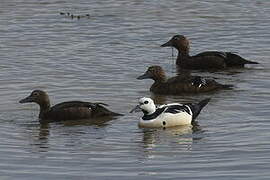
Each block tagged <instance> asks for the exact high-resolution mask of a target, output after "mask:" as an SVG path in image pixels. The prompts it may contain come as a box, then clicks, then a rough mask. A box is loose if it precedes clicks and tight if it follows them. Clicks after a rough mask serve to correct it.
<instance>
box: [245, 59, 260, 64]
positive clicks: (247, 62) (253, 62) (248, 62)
mask: <svg viewBox="0 0 270 180" xmlns="http://www.w3.org/2000/svg"><path fill="white" fill-rule="evenodd" d="M246 64H260V63H258V62H255V61H249V60H246Z"/></svg>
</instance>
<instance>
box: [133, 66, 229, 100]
mask: <svg viewBox="0 0 270 180" xmlns="http://www.w3.org/2000/svg"><path fill="white" fill-rule="evenodd" d="M137 79H153V80H154V81H155V82H154V84H152V86H151V88H150V91H151V92H153V93H156V94H172V95H177V94H182V93H203V92H210V91H215V90H219V89H230V88H231V87H232V85H223V84H220V83H218V82H216V81H215V80H213V79H205V78H202V77H200V76H191V75H189V74H182V75H178V76H175V77H172V78H169V79H167V78H166V75H165V72H164V70H163V69H162V67H160V66H151V67H149V68H148V70H147V71H146V72H145V73H144V74H143V75H141V76H139V77H137Z"/></svg>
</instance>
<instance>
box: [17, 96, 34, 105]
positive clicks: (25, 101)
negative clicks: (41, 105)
mask: <svg viewBox="0 0 270 180" xmlns="http://www.w3.org/2000/svg"><path fill="white" fill-rule="evenodd" d="M30 102H33V97H31V96H28V97H26V98H24V99H22V100H20V101H19V103H30Z"/></svg>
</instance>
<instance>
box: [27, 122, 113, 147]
mask: <svg viewBox="0 0 270 180" xmlns="http://www.w3.org/2000/svg"><path fill="white" fill-rule="evenodd" d="M115 119H117V118H116V117H102V118H96V119H81V120H69V121H60V122H53V123H45V122H44V123H40V124H35V125H34V128H33V124H32V125H29V128H30V130H31V134H32V140H31V145H32V147H33V149H32V150H34V151H37V152H48V151H49V148H50V137H51V133H50V131H51V130H52V128H55V127H57V130H58V131H61V132H59V133H60V134H61V135H64V136H74V135H75V136H74V137H76V136H79V135H82V134H85V133H86V132H85V131H84V130H85V129H88V128H85V127H86V126H92V127H93V129H99V128H104V127H106V126H107V125H109V122H110V121H112V120H115ZM35 123H36V122H35ZM75 126H78V127H79V128H67V127H75ZM63 131H64V132H63ZM97 136H98V137H97V138H100V136H102V133H101V134H98V135H97ZM75 139H76V138H75ZM74 145H76V144H74Z"/></svg>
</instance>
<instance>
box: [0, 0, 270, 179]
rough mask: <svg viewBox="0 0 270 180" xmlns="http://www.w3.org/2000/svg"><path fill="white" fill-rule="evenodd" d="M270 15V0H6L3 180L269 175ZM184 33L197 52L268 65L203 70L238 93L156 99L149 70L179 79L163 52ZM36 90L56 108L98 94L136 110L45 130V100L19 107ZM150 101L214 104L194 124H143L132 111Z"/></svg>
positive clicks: (1, 56)
mask: <svg viewBox="0 0 270 180" xmlns="http://www.w3.org/2000/svg"><path fill="white" fill-rule="evenodd" d="M59 12H71V13H74V14H76V15H77V14H86V13H89V14H90V15H91V18H90V19H86V18H82V19H80V20H77V19H70V18H66V17H63V16H61V15H60V14H59ZM269 19H270V1H259V0H233V1H230V0H219V1H216V0H207V1H204V2H202V1H199V0H192V1H190V0H182V1H176V0H170V1H157V0H153V1H141V0H129V1H128V0H121V1H117V0H104V1H100V0H91V1H90V0H46V1H36V0H9V1H5V0H1V2H0V60H1V64H0V69H1V71H0V74H1V75H0V82H1V89H0V97H1V103H0V111H1V112H0V179H8V180H9V179H21V180H22V179H25V180H26V179H27V180H31V179H33V180H36V179H49V178H51V179H117V180H119V179H130V180H132V179H207V180H208V179H213V180H217V179H218V180H223V179H224V180H227V179H245V180H248V179H251V180H253V179H269V176H270V172H269V166H270V143H269V139H270V131H269V129H270V121H269V116H270V112H269V100H270V96H269V95H270V93H269V88H270V80H269V77H270V73H269V70H270V68H269V67H270V63H269V57H270V48H269V39H270V20H269ZM175 34H183V35H185V36H187V37H189V39H190V40H191V42H192V43H191V54H196V53H199V52H202V51H205V50H224V51H233V52H237V53H239V54H240V55H242V56H243V57H245V58H247V59H250V60H254V61H258V62H260V63H261V64H260V65H253V66H248V67H247V68H245V69H236V70H230V71H220V72H216V73H206V72H194V74H198V75H202V76H207V77H214V78H216V80H217V81H219V82H223V83H227V84H234V85H235V87H234V89H233V90H230V91H220V92H215V93H207V94H201V95H182V96H155V95H153V94H151V93H150V92H149V87H150V85H151V83H152V81H151V80H144V81H139V80H136V77H137V76H139V75H141V74H142V73H144V71H145V70H146V69H147V67H148V66H150V65H161V66H162V67H163V68H164V69H165V70H166V72H167V74H168V76H173V75H175V74H176V68H175V65H174V63H175V62H174V60H175V58H176V57H175V56H174V57H172V50H171V49H170V48H161V47H160V45H161V44H163V43H165V42H166V41H167V40H169V39H170V38H171V36H173V35H175ZM174 55H176V51H174ZM34 89H43V90H45V91H47V92H48V93H49V95H50V99H51V101H52V104H56V103H59V102H63V101H68V100H85V101H99V102H105V103H107V104H109V105H110V107H109V108H110V109H111V110H113V111H115V112H120V113H123V114H125V116H123V117H120V118H117V119H113V120H111V121H107V122H103V123H91V122H64V123H51V124H48V125H40V124H39V122H38V118H37V116H38V111H39V109H38V106H37V105H35V104H23V105H22V104H19V103H18V101H19V100H20V99H21V98H24V97H25V96H27V95H29V93H30V92H31V91H32V90H34ZM143 96H147V97H152V98H153V99H154V100H155V101H156V102H157V103H170V102H197V101H199V100H201V99H203V98H206V97H211V98H212V100H211V102H210V103H209V104H208V106H206V107H205V109H204V110H203V111H202V113H201V114H200V116H199V117H198V125H197V126H194V127H193V128H191V127H177V128H171V129H166V130H163V129H140V128H139V127H138V126H137V122H138V120H139V118H140V116H141V114H140V113H137V114H136V113H135V114H129V113H128V112H129V111H130V110H131V109H132V108H133V107H134V106H135V105H136V103H137V100H138V98H140V97H143Z"/></svg>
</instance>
